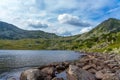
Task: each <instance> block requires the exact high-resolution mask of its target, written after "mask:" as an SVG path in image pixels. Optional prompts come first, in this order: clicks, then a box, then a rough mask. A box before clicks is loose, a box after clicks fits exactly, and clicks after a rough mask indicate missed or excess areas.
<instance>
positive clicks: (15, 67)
mask: <svg viewBox="0 0 120 80" xmlns="http://www.w3.org/2000/svg"><path fill="white" fill-rule="evenodd" d="M79 57H80V54H78V53H76V52H74V51H60V50H57V51H49V50H48V51H45V50H0V80H6V79H7V78H10V77H15V78H16V80H18V79H19V75H20V73H21V71H23V70H25V69H28V68H31V67H35V66H41V65H45V64H49V63H52V62H61V61H68V60H75V59H78V58H79Z"/></svg>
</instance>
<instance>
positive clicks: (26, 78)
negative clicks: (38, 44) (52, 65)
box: [20, 69, 52, 80]
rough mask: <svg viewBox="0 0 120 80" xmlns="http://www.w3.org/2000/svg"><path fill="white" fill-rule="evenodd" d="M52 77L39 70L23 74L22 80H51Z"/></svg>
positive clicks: (30, 70)
mask: <svg viewBox="0 0 120 80" xmlns="http://www.w3.org/2000/svg"><path fill="white" fill-rule="evenodd" d="M51 78H52V77H51V76H48V75H47V74H45V73H43V72H42V71H40V70H39V69H29V70H26V71H24V72H22V73H21V76H20V80H51Z"/></svg>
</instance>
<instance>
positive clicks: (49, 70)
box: [41, 67, 55, 77]
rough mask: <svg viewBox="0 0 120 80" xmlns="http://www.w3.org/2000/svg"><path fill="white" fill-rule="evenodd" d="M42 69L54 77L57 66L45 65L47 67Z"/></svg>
mask: <svg viewBox="0 0 120 80" xmlns="http://www.w3.org/2000/svg"><path fill="white" fill-rule="evenodd" d="M41 71H42V72H43V73H46V74H48V75H51V76H53V77H54V76H55V68H54V67H45V68H43V69H41Z"/></svg>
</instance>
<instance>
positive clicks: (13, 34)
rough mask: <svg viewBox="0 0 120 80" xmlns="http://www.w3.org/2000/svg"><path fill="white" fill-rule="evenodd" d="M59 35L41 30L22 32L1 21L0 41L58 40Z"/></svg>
mask: <svg viewBox="0 0 120 80" xmlns="http://www.w3.org/2000/svg"><path fill="white" fill-rule="evenodd" d="M56 37H58V36H57V35H55V34H53V33H47V32H43V31H40V30H37V31H32V30H31V31H28V30H22V29H20V28H18V27H16V26H14V25H12V24H9V23H6V22H2V21H0V39H23V38H34V39H35V38H47V39H48V38H56Z"/></svg>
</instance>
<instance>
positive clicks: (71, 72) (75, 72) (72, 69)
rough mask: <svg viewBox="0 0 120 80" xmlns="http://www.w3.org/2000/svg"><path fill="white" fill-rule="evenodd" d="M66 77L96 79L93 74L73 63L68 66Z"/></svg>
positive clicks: (80, 79) (70, 78) (86, 79)
mask: <svg viewBox="0 0 120 80" xmlns="http://www.w3.org/2000/svg"><path fill="white" fill-rule="evenodd" d="M67 78H68V80H96V79H95V76H94V75H93V74H91V73H89V72H88V71H86V70H83V69H80V68H78V67H77V66H74V65H70V66H69V69H68V71H67Z"/></svg>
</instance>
